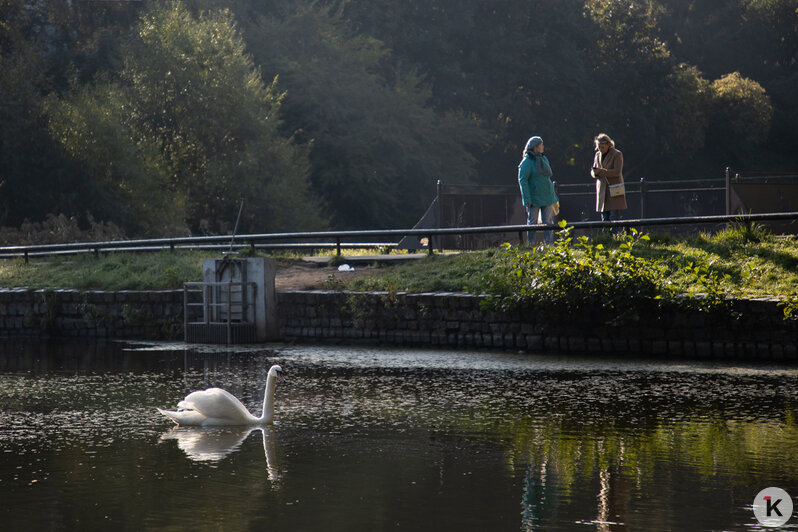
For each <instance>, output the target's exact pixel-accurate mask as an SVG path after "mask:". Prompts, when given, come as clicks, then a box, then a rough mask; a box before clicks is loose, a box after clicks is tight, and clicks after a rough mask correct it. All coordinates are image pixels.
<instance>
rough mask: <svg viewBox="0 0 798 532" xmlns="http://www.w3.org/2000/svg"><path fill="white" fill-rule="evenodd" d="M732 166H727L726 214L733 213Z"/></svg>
mask: <svg viewBox="0 0 798 532" xmlns="http://www.w3.org/2000/svg"><path fill="white" fill-rule="evenodd" d="M730 211H731V168H729V167H728V166H727V167H726V216H728V215H729V214H731V212H730Z"/></svg>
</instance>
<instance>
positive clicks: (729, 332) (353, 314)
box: [0, 289, 798, 361]
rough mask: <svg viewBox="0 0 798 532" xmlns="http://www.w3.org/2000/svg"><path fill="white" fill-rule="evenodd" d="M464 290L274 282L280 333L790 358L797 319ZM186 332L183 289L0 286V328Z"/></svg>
mask: <svg viewBox="0 0 798 532" xmlns="http://www.w3.org/2000/svg"><path fill="white" fill-rule="evenodd" d="M481 301H482V298H481V297H479V296H473V295H469V294H462V293H427V294H405V293H399V294H390V293H360V292H327V291H307V292H304V291H303V292H279V293H278V294H277V308H278V313H279V318H280V328H281V333H282V338H283V339H284V340H286V341H306V342H320V341H332V342H338V343H369V344H374V345H391V346H408V347H441V348H458V349H461V348H466V349H468V348H470V349H474V348H477V349H478V348H491V349H508V350H523V351H547V352H557V351H559V352H575V353H576V352H578V353H584V352H593V353H608V354H619V353H635V354H644V355H657V356H669V357H686V358H719V359H727V360H775V361H796V360H798V352H796V349H797V348H796V344H798V321H795V320H793V321H785V320H784V319H783V314H782V310H781V309H780V308H778V306H777V304H776V302H775V301H772V300H737V301H734V302H733V310H734V311H736V312H737V313H739V314H740V315H741V317H740V318H739V319H737V318H733V317H731V316H727V315H724V316H715V317H709V316H707V315H706V314H703V313H700V312H694V313H692V314H685V313H684V312H681V313H678V314H673V315H652V316H648V317H647V318H646V317H644V318H643V319H641V320H640V322H639V323H638V324H636V325H634V326H626V327H608V326H606V325H602V324H601V322H600V320H596V322H595V323H574V322H568V323H561V324H558V325H556V326H551V325H544V324H543V323H541V320H540V319H539V318H538V317H537V316H536V315H535V313H534V312H532V311H523V312H495V311H485V310H481V309H480V302H481ZM11 336H15V337H17V336H35V337H42V336H45V337H92V338H127V339H152V340H174V339H180V340H182V339H183V292H182V290H166V291H157V292H139V291H118V292H99V291H88V292H81V291H78V290H27V289H0V337H11Z"/></svg>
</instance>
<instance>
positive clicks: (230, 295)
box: [183, 282, 257, 344]
mask: <svg viewBox="0 0 798 532" xmlns="http://www.w3.org/2000/svg"><path fill="white" fill-rule="evenodd" d="M256 295H257V287H256V284H255V283H242V282H216V283H210V282H209V283H205V282H196V283H184V284H183V316H184V322H183V328H184V331H185V338H186V342H187V343H205V344H242V343H254V342H255V341H256V337H257V330H256V323H257V322H256V316H255V308H256V305H255V297H256Z"/></svg>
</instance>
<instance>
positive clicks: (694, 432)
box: [0, 342, 798, 532]
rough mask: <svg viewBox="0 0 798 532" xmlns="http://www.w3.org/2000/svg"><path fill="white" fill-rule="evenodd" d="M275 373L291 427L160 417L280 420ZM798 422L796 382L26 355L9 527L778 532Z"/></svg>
mask: <svg viewBox="0 0 798 532" xmlns="http://www.w3.org/2000/svg"><path fill="white" fill-rule="evenodd" d="M275 363H279V364H280V365H281V366H282V367H283V370H284V371H285V374H286V380H285V381H283V382H281V383H279V384H278V386H277V392H276V401H275V405H276V406H275V410H276V420H277V421H276V424H275V425H274V426H270V427H265V428H264V429H260V428H255V429H252V430H250V429H237V428H218V429H197V428H175V427H174V425H173V424H172V423H171V422H170V421H169V420H167V419H166V418H164V417H163V416H161V415H160V414H159V413H158V412H157V411H156V410H155V408H156V407H162V408H174V407H175V406H176V404H177V401H178V400H180V399H182V398H183V397H184V396H185V395H186V394H187V393H188V392H190V391H193V390H196V389H204V388H207V387H210V386H219V387H223V388H226V389H227V390H229V391H230V392H232V393H234V394H235V395H236V396H238V397H239V398H241V399H242V401H243V402H244V404H246V405H247V406H248V407H249V408H250V410H251V411H253V412H254V413H256V414H257V415H259V414H260V406H261V403H262V397H263V388H264V382H265V375H266V372H267V371H268V368H269V367H270V366H271V365H272V364H275ZM797 417H798V369H792V368H789V367H756V366H733V365H714V364H698V363H683V362H679V363H676V362H674V363H667V362H646V361H640V360H628V359H627V360H621V359H618V360H612V361H599V360H597V359H595V358H578V357H559V356H540V355H515V354H507V353H491V352H484V351H483V352H449V351H407V350H392V349H376V348H359V347H352V348H347V347H313V346H282V345H271V346H269V347H268V348H239V349H235V350H225V349H216V348H214V349H211V348H206V349H203V348H191V349H186V346H185V345H169V344H158V345H152V344H129V343H83V344H82V343H64V344H58V345H47V344H40V343H13V342H12V343H8V342H6V343H5V344H4V345H3V346H2V347H0V450H1V452H2V461H0V527H2V529H4V530H15V531H16V530H225V531H228V530H280V531H283V530H285V531H304V530H308V531H322V530H323V531H339V530H340V531H360V530H362V531H375V530H411V531H425V530H431V531H436V532H440V531H448V530H457V531H461V530H475V531H501V530H545V531H557V530H597V531H609V530H646V531H649V530H651V531H655V530H765V528H762V527H761V526H759V525H758V524H757V521H756V519H755V517H754V514H753V511H752V504H753V501H754V497H755V496H756V494H757V493H758V492H759V491H760V490H762V489H763V488H766V487H770V486H777V487H780V488H782V489H785V490H786V491H787V492H788V493H790V494H791V495H793V496H795V495H798V460H796V458H798V425H797V423H796V419H797ZM782 507H783V506H782ZM796 508H798V504H796ZM796 524H798V517H793V518H792V519H791V520H790V522H789V523H788V525H787V527H786V528H787V529H793V530H794V529H796Z"/></svg>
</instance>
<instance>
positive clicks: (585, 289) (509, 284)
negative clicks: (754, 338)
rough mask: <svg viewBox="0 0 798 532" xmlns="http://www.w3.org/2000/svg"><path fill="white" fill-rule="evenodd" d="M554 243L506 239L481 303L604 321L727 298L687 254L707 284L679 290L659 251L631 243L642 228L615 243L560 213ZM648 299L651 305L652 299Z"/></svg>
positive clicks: (689, 269) (709, 305)
mask: <svg viewBox="0 0 798 532" xmlns="http://www.w3.org/2000/svg"><path fill="white" fill-rule="evenodd" d="M559 225H560V227H561V228H562V229H561V230H560V231H559V232H558V233H557V240H556V243H555V244H554V245H553V246H551V247H541V248H538V249H528V248H526V249H525V248H516V247H512V246H511V245H510V244H504V245H503V247H502V251H501V252H500V254H498V255H497V257H496V259H497V265H496V267H495V268H493V269H492V270H490V271H489V272H487V273H486V274H485V275H484V276H483V278H482V285H481V286H480V291H481V292H483V293H487V294H490V295H489V296H488V297H487V298H486V303H485V304H486V306H488V307H489V308H497V309H502V310H512V309H519V308H535V309H538V310H542V311H545V312H541V316H542V317H543V318H544V319H547V320H550V321H552V320H553V321H558V320H562V319H563V318H566V317H571V318H576V319H579V318H580V317H588V316H591V317H592V318H593V319H594V320H599V321H601V322H602V323H605V324H614V325H618V324H622V323H629V322H634V321H638V320H640V318H641V316H640V312H641V311H642V310H656V308H659V307H661V306H664V305H673V304H679V305H682V306H688V307H693V308H698V309H700V310H711V309H713V308H716V307H718V306H719V305H723V304H725V296H726V293H725V290H724V281H725V280H726V278H727V276H723V275H720V274H718V273H717V272H715V271H713V270H712V269H711V267H709V266H707V265H705V264H700V263H699V264H697V263H694V262H689V263H687V264H685V265H684V266H683V267H684V270H685V273H686V274H687V275H690V276H692V277H693V278H694V281H695V282H696V283H697V284H698V285H699V286H701V287H703V289H704V290H702V293H701V294H696V295H685V294H679V293H678V292H677V291H676V290H675V288H674V287H673V286H672V285H671V284H670V283H668V282H667V281H666V280H665V279H666V278H667V276H666V275H665V273H666V271H667V265H666V263H665V261H663V260H661V259H651V258H643V257H639V256H635V255H634V254H633V249H634V248H635V246H639V245H641V244H642V243H647V242H648V240H649V238H648V236H647V235H644V234H641V233H639V232H638V231H637V230H636V229H633V228H632V229H630V230H629V232H628V233H625V234H623V235H621V236H618V237H616V238H618V239H620V241H621V242H620V244H619V245H618V246H617V248H616V249H611V250H610V249H608V248H605V246H604V245H603V244H600V243H599V244H594V243H591V241H590V239H589V238H588V237H586V236H580V237H578V238H574V237H573V235H572V230H573V228H572V227H567V225H566V222H565V221H561V222H560V224H559ZM652 304H654V306H653V307H652Z"/></svg>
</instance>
